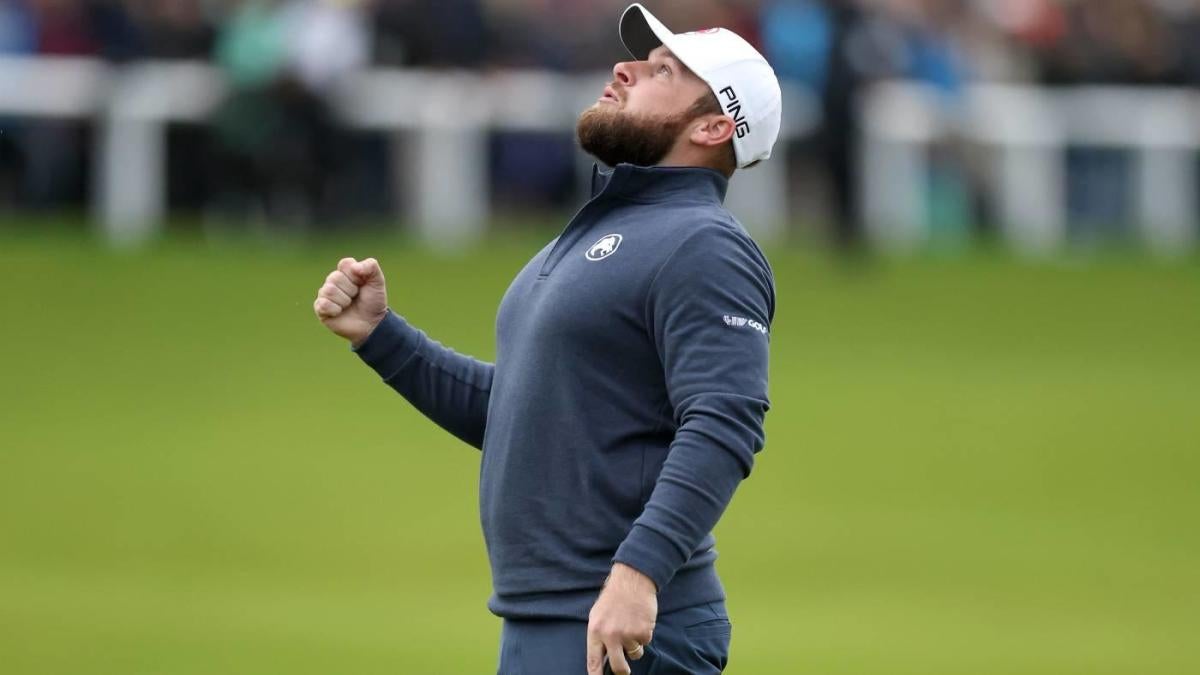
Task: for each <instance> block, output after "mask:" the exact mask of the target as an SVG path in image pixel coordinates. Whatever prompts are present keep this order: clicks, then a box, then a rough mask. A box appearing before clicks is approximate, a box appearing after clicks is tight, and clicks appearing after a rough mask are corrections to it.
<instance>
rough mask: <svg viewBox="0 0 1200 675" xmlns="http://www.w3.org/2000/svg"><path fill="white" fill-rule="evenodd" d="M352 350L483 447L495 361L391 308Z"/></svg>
mask: <svg viewBox="0 0 1200 675" xmlns="http://www.w3.org/2000/svg"><path fill="white" fill-rule="evenodd" d="M353 351H354V352H356V353H357V354H358V356H359V358H361V359H362V360H363V361H364V362H365V363H366V364H367V365H369V366H371V368H373V369H374V370H375V372H377V373H379V376H380V377H382V378H383V381H384V382H386V383H388V385H390V386H391V387H392V389H395V390H396V391H397V392H398V393H399V394H400V395H401V396H403V397H404V398H406V399H408V402H409V403H411V404H412V405H413V407H414V408H416V409H417V410H420V411H421V412H422V413H423V414H424V415H425V416H426V417H428V418H429V419H431V420H433V421H434V422H435V423H436V424H437V425H438V426H440V427H442V428H443V429H445V430H446V431H449V432H450V433H451V434H454V435H455V436H456V437H458V438H459V439H461V440H462V441H464V442H466V443H468V444H470V445H472V446H474V447H476V448H480V449H481V448H482V447H483V430H484V427H485V426H486V423H487V409H488V400H489V399H490V397H491V391H492V375H493V373H494V371H495V366H494V365H492V364H490V363H485V362H483V361H478V360H476V359H473V358H471V357H469V356H464V355H462V354H459V353H457V352H455V351H454V350H452V349H449V348H447V347H443V346H442V345H440V344H438V343H437V342H435V341H433V340H431V339H429V338H428V337H427V336H426V335H425V333H423V332H421V331H419V330H417V329H416V328H414V327H412V326H410V325H409V324H408V322H406V321H405V320H404V319H402V318H400V316H399V315H397V314H396V313H395V312H392V311H391V310H388V313H387V316H386V317H384V319H383V321H382V322H380V324H379V325H378V326H376V327H375V330H374V331H372V332H371V335H370V336H368V337H367V339H366V340H364V341H363V343H362V344H361V345H359V346H358V347H356V348H353Z"/></svg>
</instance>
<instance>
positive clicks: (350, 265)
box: [337, 258, 362, 286]
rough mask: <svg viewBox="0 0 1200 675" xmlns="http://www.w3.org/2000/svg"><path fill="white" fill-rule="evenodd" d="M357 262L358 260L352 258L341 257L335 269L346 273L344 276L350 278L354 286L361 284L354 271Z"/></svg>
mask: <svg viewBox="0 0 1200 675" xmlns="http://www.w3.org/2000/svg"><path fill="white" fill-rule="evenodd" d="M357 264H358V261H357V260H355V259H354V258H342V259H341V260H339V261H338V264H337V271H339V272H341V273H342V274H344V275H346V278H347V279H349V280H350V283H352V284H354V285H355V286H361V285H362V283H361V282H360V281H359V280H358V275H357V274H355V272H354V266H355V265H357Z"/></svg>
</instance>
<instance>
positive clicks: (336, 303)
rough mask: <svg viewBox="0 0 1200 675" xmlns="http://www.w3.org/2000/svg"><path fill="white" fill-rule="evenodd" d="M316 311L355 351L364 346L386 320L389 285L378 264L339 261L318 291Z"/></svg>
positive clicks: (349, 260)
mask: <svg viewBox="0 0 1200 675" xmlns="http://www.w3.org/2000/svg"><path fill="white" fill-rule="evenodd" d="M313 311H314V312H316V313H317V318H318V319H320V320H321V323H323V324H325V327H326V328H328V329H329V330H331V331H333V332H334V333H335V334H337V335H340V336H342V337H344V338H346V339H347V340H349V341H350V343H351V344H353V345H354V346H355V347H357V346H358V345H360V344H362V343H363V341H364V340H366V339H367V336H369V335H370V334H371V331H373V330H375V327H376V326H378V325H379V322H380V321H383V318H384V317H385V316H387V285H386V284H385V283H384V280H383V270H382V269H380V267H379V261H377V260H375V259H374V258H367V259H366V260H363V261H361V262H359V261H357V260H355V259H354V258H342V259H341V260H340V261H338V264H337V269H336V270H334V271H332V272H330V273H329V276H327V277H325V283H324V284H322V285H321V290H319V291H317V299H316V300H314V301H313Z"/></svg>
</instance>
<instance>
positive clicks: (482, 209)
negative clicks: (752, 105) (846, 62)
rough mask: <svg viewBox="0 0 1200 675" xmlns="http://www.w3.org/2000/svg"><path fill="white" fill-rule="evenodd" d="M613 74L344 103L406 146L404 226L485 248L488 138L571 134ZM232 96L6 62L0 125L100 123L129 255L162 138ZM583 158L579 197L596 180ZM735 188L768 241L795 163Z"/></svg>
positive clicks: (215, 77)
mask: <svg viewBox="0 0 1200 675" xmlns="http://www.w3.org/2000/svg"><path fill="white" fill-rule="evenodd" d="M608 77H609V76H608V74H606V73H597V74H593V75H563V74H557V73H549V72H537V71H514V72H502V73H491V74H486V75H485V74H481V73H476V72H465V71H464V72H453V71H451V72H447V71H436V72H435V71H419V70H368V71H364V72H360V73H357V74H356V75H354V76H353V77H350V78H348V79H346V80H345V81H344V82H342V83H341V85H340V86H339V87H338V89H337V91H336V92H335V94H334V98H333V102H334V106H335V109H336V110H337V111H338V112H339V113H340V116H341V118H342V120H343V122H344V123H346V124H347V125H349V126H351V127H353V128H358V129H370V130H376V131H381V132H384V133H387V134H395V135H397V136H399V135H403V136H404V137H405V138H404V141H405V142H397V143H393V147H394V148H396V152H394V153H393V162H394V163H395V164H396V166H395V168H396V171H395V172H394V173H395V175H396V176H397V178H398V181H399V185H397V186H395V189H396V190H397V192H398V193H399V194H402V195H403V196H404V197H405V198H404V199H402V200H400V201H401V202H403V203H405V204H407V205H408V212H407V213H404V214H400V215H401V217H402V219H403V220H404V221H406V222H410V223H412V224H413V225H414V226H415V227H416V228H417V229H418V231H419V233H420V235H421V236H422V237H423V238H424V239H426V240H427V241H429V242H432V243H433V244H435V245H441V246H452V245H456V244H459V243H462V242H464V241H469V240H472V239H474V238H476V237H478V236H479V235H480V234H481V233H482V232H483V229H484V228H485V227H486V224H487V222H488V220H489V218H488V216H489V204H490V197H489V194H488V176H487V173H486V172H487V166H488V162H487V152H488V143H487V134H488V133H489V132H490V131H492V130H524V131H551V132H570V131H571V130H573V129H574V126H575V121H576V119H577V118H578V115H579V111H580V110H582V109H584V108H585V107H587V106H588V105H590V104H591V103H592V102H593V101H594V100H595V99H596V97H597V95H598V94H597V92H599V91H600V90H601V88H602V87H603V84H604V82H605V81H606V80H607V79H608ZM224 94H225V84H224V82H223V80H222V78H221V77H220V75H219V73H218V71H216V70H215V69H214V68H213V67H211V66H210V65H208V64H205V63H201V62H195V63H192V62H183V63H180V62H145V63H136V64H132V65H128V66H122V67H114V66H107V65H105V64H103V63H101V62H98V61H94V60H89V59H73V58H23V57H0V115H3V114H15V115H29V116H54V117H69V118H84V119H87V118H94V119H96V120H97V121H98V126H97V134H96V139H97V140H96V143H97V145H96V152H95V153H94V161H95V162H96V166H95V171H93V175H94V176H95V183H94V185H93V186H92V187H93V190H92V203H93V206H94V212H95V215H96V220H97V222H98V223H100V225H101V226H102V227H103V228H104V232H105V234H106V235H107V237H108V239H109V240H110V241H113V242H114V243H117V244H123V245H129V244H136V243H139V242H142V241H145V240H146V239H148V238H149V237H151V236H153V235H154V233H155V232H156V231H157V228H158V227H159V226H160V225H161V224H162V221H163V217H164V214H165V209H166V203H165V194H166V186H165V184H164V183H165V175H166V173H165V167H166V159H165V158H166V147H165V143H166V141H165V138H166V135H165V132H166V126H167V125H168V124H170V123H171V122H196V121H201V120H204V119H206V118H207V116H208V115H209V114H210V113H211V112H212V110H213V109H214V107H215V106H216V105H217V103H218V102H219V101H220V100H221V98H222V97H223V96H224ZM785 105H787V107H788V109H789V115H788V120H787V124H786V125H785V128H784V130H783V134H784V135H785V136H788V137H796V136H800V135H803V134H805V133H808V132H809V131H810V130H811V129H812V127H813V126H815V124H816V120H817V113H816V106H815V105H814V104H813V102H812V101H811V98H810V97H808V96H806V95H805V94H804V93H803V92H799V91H789V92H788V93H787V102H786V103H785ZM590 167H591V163H590V161H587V160H586V158H585V157H583V156H582V153H580V162H579V169H578V170H579V173H580V185H581V186H583V185H586V184H587V181H586V178H588V177H590ZM753 173H754V176H755V179H754V180H736V179H735V180H734V181H733V183H732V185H731V187H730V194H729V198H728V204H729V205H730V208H731V209H732V210H734V212H735V213H737V214H738V215H739V217H740V218H741V219H742V220H743V222H745V223H746V225H747V227H749V228H751V229H752V230H754V231H755V233H756V235H757V236H759V237H761V238H764V239H771V238H773V237H776V236H777V235H779V234H780V233H781V232H782V231H783V227H784V226H785V225H786V223H787V220H788V208H787V205H788V186H787V171H786V163H785V162H782V161H778V162H767V163H764V164H763V165H762V166H761V167H756V168H755V169H753Z"/></svg>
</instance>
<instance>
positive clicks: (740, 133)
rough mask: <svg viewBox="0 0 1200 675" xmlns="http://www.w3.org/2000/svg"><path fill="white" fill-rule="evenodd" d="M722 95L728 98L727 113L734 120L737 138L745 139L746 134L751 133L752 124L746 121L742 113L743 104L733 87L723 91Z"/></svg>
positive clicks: (726, 103) (726, 102)
mask: <svg viewBox="0 0 1200 675" xmlns="http://www.w3.org/2000/svg"><path fill="white" fill-rule="evenodd" d="M721 94H723V95H724V96H725V98H726V101H725V112H726V113H728V114H729V116H730V117H732V118H733V122H734V124H735V125H736V126H734V130H735V131H736V132H737V137H738V138H744V137H745V136H746V134H748V133H750V123H749V122H747V121H746V115H745V114H744V113H743V112H742V102H741V101H739V100H738V95H737V93H736V92H735V91H734V90H733V87H732V86H728V87H725V88H724V89H722V90H721Z"/></svg>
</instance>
